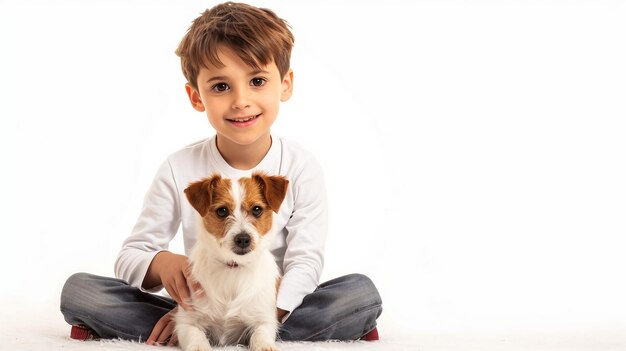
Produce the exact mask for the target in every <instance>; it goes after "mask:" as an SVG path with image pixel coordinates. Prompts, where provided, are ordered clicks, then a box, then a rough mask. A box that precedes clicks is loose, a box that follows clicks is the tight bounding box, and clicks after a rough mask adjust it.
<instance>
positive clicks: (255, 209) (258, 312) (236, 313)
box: [175, 173, 289, 351]
mask: <svg viewBox="0 0 626 351" xmlns="http://www.w3.org/2000/svg"><path fill="white" fill-rule="evenodd" d="M288 184H289V181H288V180H287V179H285V178H284V177H282V176H267V175H264V174H261V173H254V174H252V176H251V177H249V178H248V177H244V178H240V179H238V180H231V179H226V178H222V177H221V176H219V175H213V176H211V177H209V178H206V179H203V180H200V181H198V182H195V183H192V184H190V185H189V187H188V188H187V189H185V194H186V195H187V199H188V200H189V203H191V205H192V206H193V208H195V209H196V211H198V214H199V216H198V220H199V221H201V223H202V225H201V226H200V227H201V228H202V232H201V233H198V239H197V242H196V244H195V246H194V248H193V249H192V252H191V255H190V256H189V261H190V263H191V267H192V268H191V277H192V278H193V279H195V280H196V281H197V282H198V283H199V284H200V286H201V287H202V290H203V293H202V294H194V296H193V297H192V299H191V306H192V309H190V310H188V311H185V310H183V309H182V308H181V309H178V312H177V313H176V316H175V323H176V329H175V331H176V334H177V336H178V341H179V343H180V346H181V347H182V348H183V350H185V351H191V350H193V351H197V350H203V351H204V350H211V345H219V346H222V345H234V344H242V343H243V344H249V345H250V349H251V350H253V351H273V350H277V349H276V345H275V340H276V334H277V331H278V321H277V319H276V292H277V288H278V284H279V282H280V275H279V271H278V267H277V266H276V263H275V261H274V257H273V255H272V254H271V253H270V252H269V249H268V248H269V245H270V244H271V242H272V240H273V238H274V235H275V230H274V228H273V212H278V208H279V207H280V205H281V203H282V202H283V199H284V198H285V194H286V193H287V186H288Z"/></svg>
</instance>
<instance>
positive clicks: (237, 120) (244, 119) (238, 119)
mask: <svg viewBox="0 0 626 351" xmlns="http://www.w3.org/2000/svg"><path fill="white" fill-rule="evenodd" d="M254 117H256V116H252V117H248V118H233V119H232V120H231V121H235V122H248V121H251V120H253V119H254Z"/></svg>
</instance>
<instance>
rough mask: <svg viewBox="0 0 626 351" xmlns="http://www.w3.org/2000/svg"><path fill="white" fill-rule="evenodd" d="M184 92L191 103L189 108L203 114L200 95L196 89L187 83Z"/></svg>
mask: <svg viewBox="0 0 626 351" xmlns="http://www.w3.org/2000/svg"><path fill="white" fill-rule="evenodd" d="M185 90H186V91H187V95H188V96H189V101H190V102H191V106H192V107H193V108H194V110H196V111H198V112H204V104H203V103H202V98H201V97H200V93H198V91H197V90H196V89H194V88H193V87H192V86H191V85H189V83H187V84H185Z"/></svg>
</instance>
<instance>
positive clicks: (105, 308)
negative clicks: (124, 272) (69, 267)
mask: <svg viewBox="0 0 626 351" xmlns="http://www.w3.org/2000/svg"><path fill="white" fill-rule="evenodd" d="M174 307H176V303H175V302H174V301H173V300H171V299H168V298H166V297H162V296H158V295H153V294H148V293H144V292H142V291H141V290H139V289H137V288H134V287H132V286H130V285H128V284H127V283H126V282H124V281H123V280H119V279H114V278H106V277H99V276H95V275H92V274H87V273H77V274H74V275H72V276H71V277H70V278H69V279H68V280H67V282H66V283H65V286H64V287H63V291H62V293H61V313H63V316H64V317H65V321H66V322H68V323H69V324H72V325H76V324H80V325H84V326H86V327H88V328H90V329H92V330H94V331H95V332H96V333H97V334H98V335H99V336H100V337H102V338H105V339H110V338H121V339H125V340H137V341H145V340H146V339H147V338H148V336H150V333H151V332H152V328H153V327H154V325H155V324H156V322H158V321H159V319H160V318H161V317H163V315H165V314H166V313H167V312H169V311H170V310H171V309H173V308H174Z"/></svg>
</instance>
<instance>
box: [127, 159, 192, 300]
mask: <svg viewBox="0 0 626 351" xmlns="http://www.w3.org/2000/svg"><path fill="white" fill-rule="evenodd" d="M179 226H180V205H179V195H178V191H177V186H176V182H175V181H174V177H173V174H172V168H171V165H170V163H169V162H168V161H166V162H164V163H163V164H162V165H161V167H160V168H159V170H158V172H157V174H156V176H155V178H154V180H153V182H152V185H151V186H150V188H149V189H148V192H147V193H146V196H145V198H144V203H143V208H142V210H141V214H140V215H139V218H138V219H137V223H136V224H135V227H134V228H133V231H132V232H131V234H130V236H129V237H128V238H127V239H126V240H125V241H124V243H123V245H122V249H121V250H120V252H119V254H118V256H117V260H116V261H115V275H116V277H118V278H119V279H122V280H125V281H127V282H128V283H129V284H130V285H132V286H134V287H137V288H140V289H141V290H142V291H148V292H158V291H159V290H161V289H162V288H163V287H162V286H156V287H154V288H152V289H150V290H145V289H143V287H142V283H143V280H144V278H145V276H146V273H147V271H148V267H149V266H150V263H151V262H152V259H153V258H154V256H155V255H156V254H157V253H159V252H160V251H164V250H167V249H168V247H169V243H170V241H171V240H172V238H173V237H174V236H175V235H176V232H177V231H178V228H179Z"/></svg>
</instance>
